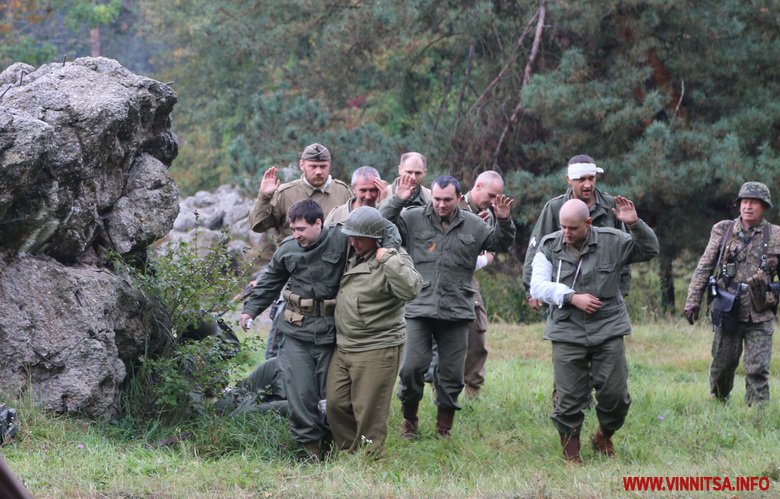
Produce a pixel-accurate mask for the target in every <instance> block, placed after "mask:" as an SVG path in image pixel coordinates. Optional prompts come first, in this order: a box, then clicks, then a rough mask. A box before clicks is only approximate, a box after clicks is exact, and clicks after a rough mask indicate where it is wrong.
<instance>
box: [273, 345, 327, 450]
mask: <svg viewBox="0 0 780 499" xmlns="http://www.w3.org/2000/svg"><path fill="white" fill-rule="evenodd" d="M334 347H335V343H331V344H327V345H317V344H315V343H314V342H311V341H303V340H300V339H298V338H294V337H292V336H289V335H285V336H284V341H283V342H282V344H281V348H280V349H279V366H280V367H281V369H282V376H283V379H284V390H285V392H286V393H287V406H288V409H287V410H288V414H287V420H288V421H289V423H290V433H291V434H292V438H293V440H295V441H296V442H298V443H299V444H310V443H312V442H319V441H320V440H322V438H323V437H324V436H325V434H326V433H327V432H328V428H327V425H326V423H325V418H324V415H323V414H322V413H321V412H320V409H319V403H320V400H324V399H325V379H326V377H327V374H328V365H329V364H330V358H331V356H332V355H333V349H334Z"/></svg>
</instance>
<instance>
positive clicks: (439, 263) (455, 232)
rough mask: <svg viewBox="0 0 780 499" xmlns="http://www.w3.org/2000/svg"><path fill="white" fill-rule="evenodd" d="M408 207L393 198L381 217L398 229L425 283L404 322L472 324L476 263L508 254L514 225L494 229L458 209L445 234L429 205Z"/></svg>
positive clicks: (507, 222)
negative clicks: (486, 253) (491, 254)
mask: <svg viewBox="0 0 780 499" xmlns="http://www.w3.org/2000/svg"><path fill="white" fill-rule="evenodd" d="M404 207H405V203H404V202H403V200H401V199H399V198H398V197H397V196H392V197H390V198H389V200H388V202H387V203H385V204H383V205H382V208H381V209H380V211H381V212H382V215H384V216H385V217H386V218H387V219H388V220H390V221H391V222H394V223H396V225H397V226H398V231H399V232H400V233H401V239H402V241H403V244H404V246H405V247H406V251H407V252H408V253H409V255H410V256H411V257H412V260H413V261H414V266H415V268H416V269H417V271H418V272H419V273H420V275H422V278H423V288H422V291H420V294H419V295H418V296H417V298H415V299H414V300H413V301H411V302H409V303H408V304H407V305H406V314H405V315H406V317H407V318H414V317H431V318H437V319H443V320H451V321H455V320H474V318H475V314H474V292H475V290H474V288H473V286H472V285H471V280H472V278H473V276H474V269H475V268H476V264H477V257H478V256H479V254H480V253H481V252H482V251H485V250H489V251H496V252H506V251H508V250H509V248H510V247H511V246H512V243H513V242H514V239H515V224H514V223H513V222H512V220H511V218H509V219H506V220H497V222H496V224H495V226H494V227H491V226H490V225H488V224H486V223H485V222H483V221H482V219H481V218H479V217H478V216H477V215H475V214H473V213H469V212H468V211H466V210H461V209H460V208H456V210H455V213H454V214H453V219H452V222H451V223H450V224H449V227H448V228H447V229H446V230H445V229H443V228H442V226H441V221H440V219H439V217H438V216H437V215H436V213H435V212H434V210H433V205H432V204H431V203H428V204H427V205H426V206H425V207H415V208H408V209H404Z"/></svg>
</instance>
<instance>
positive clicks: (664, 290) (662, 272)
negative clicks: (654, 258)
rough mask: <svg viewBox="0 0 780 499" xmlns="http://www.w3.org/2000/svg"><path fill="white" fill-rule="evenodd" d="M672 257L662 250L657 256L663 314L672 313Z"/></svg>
mask: <svg viewBox="0 0 780 499" xmlns="http://www.w3.org/2000/svg"><path fill="white" fill-rule="evenodd" d="M673 260H674V256H673V255H669V254H667V253H666V252H665V251H664V250H663V248H661V252H660V253H659V255H658V274H659V276H660V277H661V308H662V309H663V311H664V312H667V313H674V275H673V273H672V268H673V266H672V261H673Z"/></svg>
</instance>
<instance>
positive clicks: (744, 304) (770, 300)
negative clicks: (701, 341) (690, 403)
mask: <svg viewBox="0 0 780 499" xmlns="http://www.w3.org/2000/svg"><path fill="white" fill-rule="evenodd" d="M737 202H738V203H739V217H737V218H736V219H731V220H722V221H720V222H718V223H716V224H715V225H713V226H712V231H711V233H710V240H709V243H707V247H706V248H705V250H704V254H702V256H701V258H700V259H699V264H698V265H697V266H696V270H695V271H694V272H693V277H692V278H691V283H690V285H689V286H688V297H687V299H686V300H685V310H684V312H683V314H684V316H685V318H686V319H687V320H688V322H689V323H690V324H693V323H694V322H696V320H697V319H698V318H699V310H700V308H701V300H702V295H703V294H704V290H705V289H707V288H708V283H709V279H710V276H713V278H714V279H715V282H714V283H713V285H712V288H713V289H712V291H713V292H714V293H716V294H717V293H724V292H726V293H732V294H735V295H737V297H736V303H735V307H736V315H737V317H736V318H737V321H736V326H735V327H733V328H730V327H729V326H727V325H725V324H720V325H715V324H713V330H714V335H713V338H712V364H711V365H710V393H711V395H712V397H714V398H717V399H718V400H724V401H725V400H727V399H728V397H729V394H730V393H731V389H732V388H733V386H734V373H735V372H736V370H737V366H739V358H740V356H741V355H742V351H743V347H744V351H745V360H744V362H745V402H746V403H747V404H748V405H752V404H756V403H761V402H766V401H768V400H769V363H770V360H771V355H772V334H773V333H774V322H775V315H776V313H777V301H778V300H777V291H776V290H777V284H774V285H773V286H770V285H771V284H772V283H773V281H774V280H775V278H776V277H777V275H778V271H777V265H778V258H780V227H778V226H777V225H774V224H771V223H769V222H768V221H767V220H766V219H765V218H764V213H765V211H766V210H767V209H769V208H772V196H771V193H770V192H769V188H768V187H767V186H766V185H765V184H762V183H761V182H745V183H744V184H742V187H741V188H740V189H739V194H737ZM715 286H717V289H715ZM772 288H774V289H772Z"/></svg>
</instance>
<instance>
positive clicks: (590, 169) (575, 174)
mask: <svg viewBox="0 0 780 499" xmlns="http://www.w3.org/2000/svg"><path fill="white" fill-rule="evenodd" d="M597 173H604V169H603V168H599V167H598V166H596V164H595V163H572V164H570V165H569V172H568V175H569V178H570V179H572V180H576V179H578V178H580V177H582V176H583V175H595V174H597Z"/></svg>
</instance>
